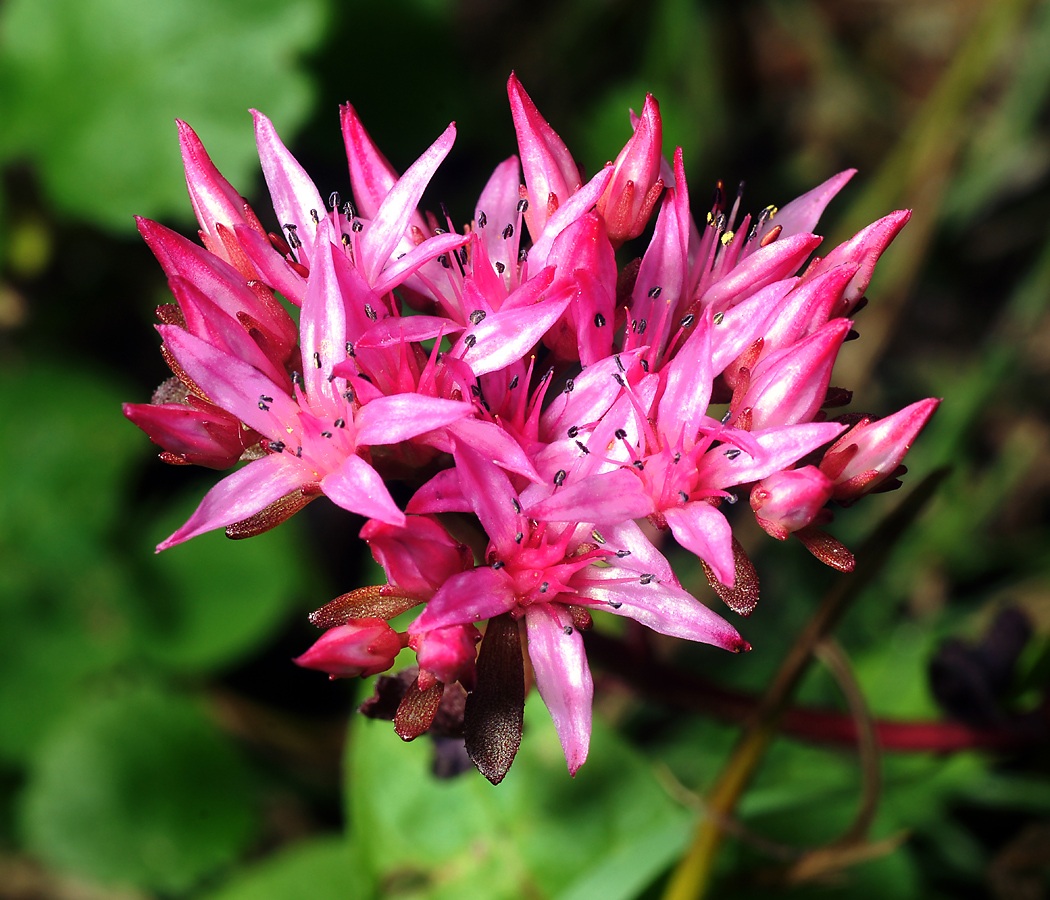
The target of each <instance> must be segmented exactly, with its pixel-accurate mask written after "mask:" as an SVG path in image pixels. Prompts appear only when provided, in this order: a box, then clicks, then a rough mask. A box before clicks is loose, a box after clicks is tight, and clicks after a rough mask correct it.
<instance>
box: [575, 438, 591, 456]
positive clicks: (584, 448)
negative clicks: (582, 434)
mask: <svg viewBox="0 0 1050 900" xmlns="http://www.w3.org/2000/svg"><path fill="white" fill-rule="evenodd" d="M576 446H577V447H579V448H580V450H581V451H582V452H583V455H584V456H586V455H587V454H588V453H590V452H591V451H590V450H588V449H587V445H586V444H585V443H583V441H577V442H576Z"/></svg>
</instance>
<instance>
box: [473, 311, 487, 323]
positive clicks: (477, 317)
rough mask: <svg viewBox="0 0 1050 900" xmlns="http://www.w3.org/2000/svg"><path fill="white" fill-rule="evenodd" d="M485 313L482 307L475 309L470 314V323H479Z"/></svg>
mask: <svg viewBox="0 0 1050 900" xmlns="http://www.w3.org/2000/svg"><path fill="white" fill-rule="evenodd" d="M486 315H487V313H486V312H485V310H483V309H476V310H474V312H472V313H471V314H470V324H471V325H479V324H481V322H482V321H483V320H484V318H485V316H486Z"/></svg>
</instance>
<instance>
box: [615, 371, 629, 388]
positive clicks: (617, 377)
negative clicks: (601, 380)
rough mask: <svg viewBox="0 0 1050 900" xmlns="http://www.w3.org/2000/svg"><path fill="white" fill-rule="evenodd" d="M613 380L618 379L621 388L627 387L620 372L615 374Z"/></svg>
mask: <svg viewBox="0 0 1050 900" xmlns="http://www.w3.org/2000/svg"><path fill="white" fill-rule="evenodd" d="M613 378H615V379H616V383H617V384H618V385H619V386H620V387H627V382H626V381H624V380H623V376H622V375H621V374H620V373H619V372H613Z"/></svg>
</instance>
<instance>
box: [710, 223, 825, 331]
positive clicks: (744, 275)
mask: <svg viewBox="0 0 1050 900" xmlns="http://www.w3.org/2000/svg"><path fill="white" fill-rule="evenodd" d="M820 241H821V239H820V238H819V237H818V236H817V235H815V234H796V235H794V236H793V237H789V238H785V239H783V240H779V241H773V243H772V244H769V245H768V246H766V247H761V248H759V249H758V250H756V251H755V252H754V253H752V254H751V255H750V256H748V257H746V258H744V259H743V260H741V261H740V263H739V264H738V265H737V266H736V267H735V268H734V269H733V270H732V271H731V272H730V273H729V274H728V275H727V276H726V277H725V278H722V279H720V280H719V281H716V282H715V283H714V284H713V285H711V287H709V288H708V289H707V290H706V291H705V292H704V295H703V297H701V298H700V304H701V306H703V307H707V306H713V307H714V308H715V312H722V311H723V310H725V309H728V308H730V307H732V306H735V305H736V304H737V303H739V302H741V301H742V300H745V299H746V298H748V297H750V296H751V294H753V293H754V292H755V291H757V290H759V289H760V288H764V287H765V286H766V285H767V284H772V283H773V282H774V281H780V279H782V278H787V277H788V276H789V275H791V274H792V273H793V272H795V271H796V270H797V269H798V267H799V266H801V265H802V263H803V262H804V261H805V259H806V257H807V256H809V254H810V253H812V252H813V250H815V249H816V247H817V245H818V244H820Z"/></svg>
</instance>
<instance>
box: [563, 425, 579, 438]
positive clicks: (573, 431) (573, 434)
mask: <svg viewBox="0 0 1050 900" xmlns="http://www.w3.org/2000/svg"><path fill="white" fill-rule="evenodd" d="M565 433H566V434H567V435H568V436H569V437H571V438H574V437H576V435H578V434H579V433H580V429H579V428H578V427H577V426H576V425H570V426H569V430H568V431H567V432H565Z"/></svg>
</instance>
